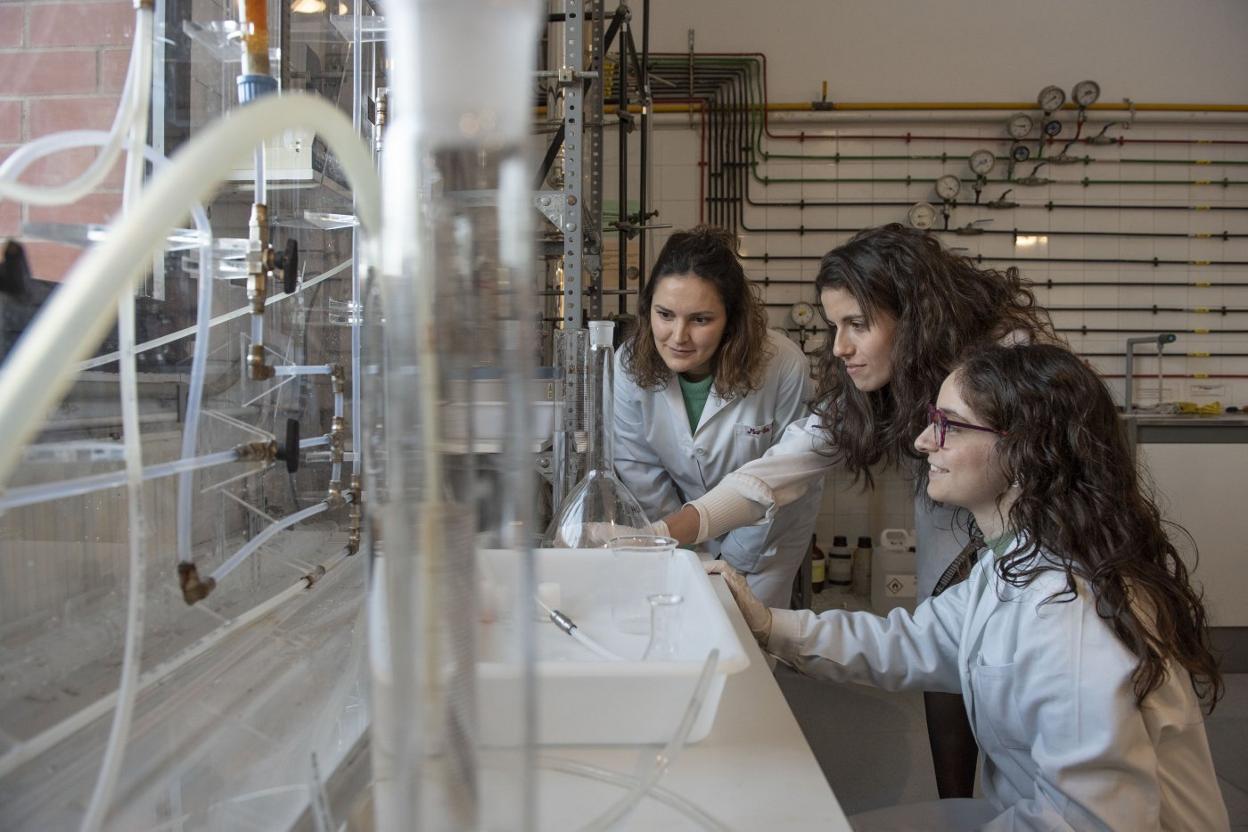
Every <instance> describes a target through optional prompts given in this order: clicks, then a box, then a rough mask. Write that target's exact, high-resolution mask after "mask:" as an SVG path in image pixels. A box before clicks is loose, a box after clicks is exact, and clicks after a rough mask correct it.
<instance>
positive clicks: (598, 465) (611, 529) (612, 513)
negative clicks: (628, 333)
mask: <svg viewBox="0 0 1248 832" xmlns="http://www.w3.org/2000/svg"><path fill="white" fill-rule="evenodd" d="M614 330H615V324H614V322H612V321H590V322H589V355H588V360H587V361H586V362H585V365H586V367H587V375H588V379H587V383H586V389H587V390H588V391H589V397H588V398H589V400H588V408H587V420H586V427H587V429H588V433H589V472H588V473H587V474H586V475H585V478H584V479H582V480H581V481H580V482H579V483H578V484H577V486H576V487H575V488H573V489H572V492H571V493H570V494H568V496H567V497H566V498H564V500H563V504H562V505H560V506H559V508H558V511H557V512H556V514H555V519H554V520H553V521H552V522H551V524H550V528H549V529H547V531H546V537H545V539H544V541H543V545H545V546H548V547H557V548H573V549H584V548H599V547H603V546H606V545H607V544H608V543H609V542H610V540H611V539H612V538H613V537H619V536H622V535H628V534H636V533H637V531H638V530H641V529H644V528H646V527H647V526H649V525H650V521H649V519H647V518H646V515H645V512H643V511H642V510H641V505H640V504H639V503H638V502H637V498H636V497H634V496H633V494H632V492H630V491H629V490H628V488H626V487H625V485H624V483H622V482H620V480H619V478H618V477H616V475H615V468H614V463H613V460H614V459H615V384H614V379H615V353H614V350H613V349H612V343H611V342H612V336H613V333H614ZM557 464H558V463H557Z"/></svg>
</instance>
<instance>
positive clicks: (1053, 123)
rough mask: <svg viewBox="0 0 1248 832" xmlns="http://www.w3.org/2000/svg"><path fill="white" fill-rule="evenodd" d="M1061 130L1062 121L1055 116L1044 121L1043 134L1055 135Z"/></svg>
mask: <svg viewBox="0 0 1248 832" xmlns="http://www.w3.org/2000/svg"><path fill="white" fill-rule="evenodd" d="M1060 132H1062V123H1061V122H1060V121H1058V120H1057V119H1055V118H1051V119H1049V120H1048V121H1046V122H1045V123H1044V135H1046V136H1056V135H1057V134H1058V133H1060Z"/></svg>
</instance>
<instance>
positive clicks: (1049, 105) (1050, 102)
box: [1036, 84, 1066, 113]
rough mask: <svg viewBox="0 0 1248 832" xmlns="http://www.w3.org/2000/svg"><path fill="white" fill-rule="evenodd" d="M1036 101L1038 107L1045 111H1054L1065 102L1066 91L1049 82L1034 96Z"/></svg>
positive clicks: (1060, 107)
mask: <svg viewBox="0 0 1248 832" xmlns="http://www.w3.org/2000/svg"><path fill="white" fill-rule="evenodd" d="M1036 102H1037V103H1039V105H1040V109H1042V110H1044V111H1045V112H1046V113H1055V112H1057V111H1058V110H1060V109H1062V105H1063V104H1065V103H1066V93H1065V92H1063V91H1062V88H1061V87H1057V86H1054V85H1052V84H1050V85H1049V86H1047V87H1045V88H1044V89H1042V90H1040V94H1039V95H1037V96H1036Z"/></svg>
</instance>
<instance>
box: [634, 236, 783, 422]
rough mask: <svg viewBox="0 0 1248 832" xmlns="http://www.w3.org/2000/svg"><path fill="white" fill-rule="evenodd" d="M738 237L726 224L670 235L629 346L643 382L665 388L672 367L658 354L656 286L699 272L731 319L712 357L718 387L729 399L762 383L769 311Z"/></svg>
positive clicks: (644, 386) (640, 303) (768, 353)
mask: <svg viewBox="0 0 1248 832" xmlns="http://www.w3.org/2000/svg"><path fill="white" fill-rule="evenodd" d="M736 242H737V241H736V237H735V236H734V235H733V234H732V233H731V232H728V231H725V230H724V229H722V228H715V227H712V226H709V225H699V226H696V227H694V228H691V229H689V230H688V231H678V232H676V233H675V234H673V235H672V236H671V237H669V238H668V240H667V243H666V244H664V246H663V250H662V251H660V252H659V256H658V258H657V259H656V260H655V262H654V268H652V269H651V270H650V280H649V281H648V282H647V283H646V286H645V288H644V289H642V292H641V297H640V298H639V299H638V304H637V328H636V329H635V330H634V332H633V334H632V337H631V338H630V339H629V340H628V344H627V348H626V349H625V351H624V367H625V369H626V370H627V371H628V373H629V375H631V376H632V377H633V380H634V381H635V382H636V383H637V386H638V387H641V388H642V389H654V388H661V387H664V386H666V385H667V383H668V381H669V380H670V379H671V377H672V371H671V369H670V368H669V367H668V366H667V364H666V363H665V362H664V361H663V357H662V356H661V355H659V350H658V347H657V346H656V345H655V343H654V330H653V329H652V328H651V326H650V310H651V307H652V306H653V304H654V290H655V287H657V286H658V285H659V282H660V281H662V280H663V278H665V277H670V276H672V275H689V274H692V275H696V276H697V277H700V278H702V279H703V280H705V281H707V282H708V283H710V284H711V285H712V286H714V287H715V291H716V292H718V293H719V298H720V300H721V301H722V302H723V304H724V309H725V311H726V312H727V317H728V321H727V324H726V325H725V327H724V336H723V339H722V340H721V341H720V342H719V347H718V348H717V349H716V350H715V356H714V358H713V359H712V360H711V373H712V374H713V375H714V377H715V381H714V386H715V392H716V393H718V394H719V395H720V396H722V397H723V398H725V399H728V398H733V397H735V396H744V395H746V394H748V393H750V392H751V391H754V390H757V389H758V388H759V386H760V385H761V384H762V383H763V370H764V368H765V367H766V366H767V362H768V360H770V358H771V352H772V350H771V347H770V346H769V345H768V343H767V311H766V308H765V307H764V306H763V303H762V301H761V300H760V299H759V297H758V295H757V294H756V293H755V288H754V285H753V284H752V283H750V281H749V278H747V277H746V276H745V270H744V269H742V268H741V261H740V260H738V259H737V254H736Z"/></svg>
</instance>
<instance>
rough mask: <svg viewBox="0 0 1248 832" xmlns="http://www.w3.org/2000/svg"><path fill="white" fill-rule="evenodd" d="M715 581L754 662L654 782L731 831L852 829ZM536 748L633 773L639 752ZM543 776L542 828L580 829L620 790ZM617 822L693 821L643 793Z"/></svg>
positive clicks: (669, 826) (633, 825)
mask: <svg viewBox="0 0 1248 832" xmlns="http://www.w3.org/2000/svg"><path fill="white" fill-rule="evenodd" d="M711 582H712V585H713V586H714V588H715V592H716V594H717V595H718V597H719V600H720V602H721V603H722V604H723V605H724V607H725V609H726V610H727V611H728V617H729V619H730V620H731V621H732V625H733V627H734V628H735V629H736V632H737V635H738V636H739V637H740V639H741V642H742V643H743V644H745V645H746V649H747V652H748V653H749V657H750V666H749V667H748V668H746V669H745V670H743V671H741V672H740V673H736V674H733V675H731V676H729V677H728V679H727V684H726V685H725V687H724V693H723V697H722V698H721V699H720V703H719V711H718V713H717V714H716V717H715V724H714V726H713V727H712V728H711V733H710V735H709V736H708V737H707V738H706V739H704V740H702V741H701V742H699V743H696V744H694V745H689V746H686V747H685V749H684V751H683V752H682V753H681V754H680V756H679V757H678V758H677V759H676V761H675V762H674V763H673V764H672V767H671V769H670V770H669V771H668V772H667V774H666V776H665V777H664V778H663V779H662V780H661V781H660V783H659V785H660V786H662V787H664V788H666V789H669V790H671V791H673V792H676V793H677V794H679V795H681V796H682V797H684V798H685V799H686V800H689V801H691V802H693V803H695V804H696V805H697V806H698V807H700V808H701V809H702V810H703V811H705V812H707V813H709V814H711V815H713V816H714V817H715V818H716V819H717V820H719V821H720V822H721V823H723V824H724V825H725V826H727V827H729V828H731V829H734V830H743V831H744V830H749V831H750V832H753V830H766V829H776V830H784V832H798V831H799V830H807V829H809V830H816V829H817V830H821V832H849V830H850V826H849V822H848V821H847V820H846V819H845V813H844V812H843V811H842V810H841V806H840V804H839V803H838V802H837V800H836V797H835V795H833V794H832V790H831V788H830V787H829V786H828V783H827V780H826V779H824V776H823V771H822V770H821V769H820V768H819V764H818V762H817V761H816V760H815V755H814V753H813V752H812V751H811V750H810V746H809V745H807V744H806V739H805V737H803V736H802V732H801V729H800V728H798V725H797V720H796V719H794V717H793V713H792V711H790V710H789V706H788V703H787V702H786V701H785V698H784V694H783V693H781V691H780V687H779V685H777V684H776V680H775V677H774V676H773V675H772V672H771V669H770V667H769V666H768V664H767V659H766V657H765V656H764V655H763V653H762V651H760V650H759V649H758V646H757V645H756V644H755V643H754V638H753V636H751V635H750V631H749V629H748V628H747V627H746V626H745V621H744V619H743V618H742V617H741V613H740V612H739V611H738V610H737V606H736V604H735V603H734V602H733V600H732V596H731V595H729V593H728V588H727V587H726V586H725V585H724V582H723V580H722V579H721V578H718V577H712V579H711ZM651 750H652V751H653V750H657V748H653V747H652V749H651ZM540 753H541V754H542V755H543V756H548V757H558V758H562V759H568V760H575V761H577V762H581V763H589V764H592V765H596V766H600V767H603V768H608V769H611V770H613V771H617V772H621V773H628V774H632V773H634V772H635V771H636V770H637V768H638V759H639V753H640V752H639V749H638V748H636V747H628V746H547V747H544V748H542V749H541V752H540ZM541 781H542V790H541V804H540V815H539V817H540V821H539V824H540V826H541V827H542V828H546V829H572V828H577V827H579V826H580V825H582V824H584V823H585V822H587V821H588V820H589V819H591V818H593V817H595V816H596V815H597V814H599V813H600V812H601V811H603V810H605V808H606V807H607V806H609V805H611V803H612V802H613V801H615V800H616V799H618V798H619V797H620V796H621V795H622V793H623V792H622V791H621V790H620V789H619V788H617V787H613V786H609V785H606V784H599V783H596V782H594V781H591V780H583V779H581V778H577V777H572V776H569V775H563V774H557V773H550V772H544V773H543V776H542V778H541ZM623 828H625V829H635V830H653V831H654V832H661V831H662V830H687V829H695V828H697V827H696V826H695V825H694V824H693V822H692V821H691V820H689V819H688V818H686V817H685V816H684V815H682V814H680V813H679V812H677V811H676V810H674V809H672V808H669V807H667V806H665V805H663V804H661V803H658V802H657V801H655V800H652V799H646V800H643V801H642V803H641V805H640V806H638V807H637V809H636V810H635V811H634V813H633V814H632V815H631V816H630V817H629V819H628V821H627V823H626V824H625V825H624V826H623Z"/></svg>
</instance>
